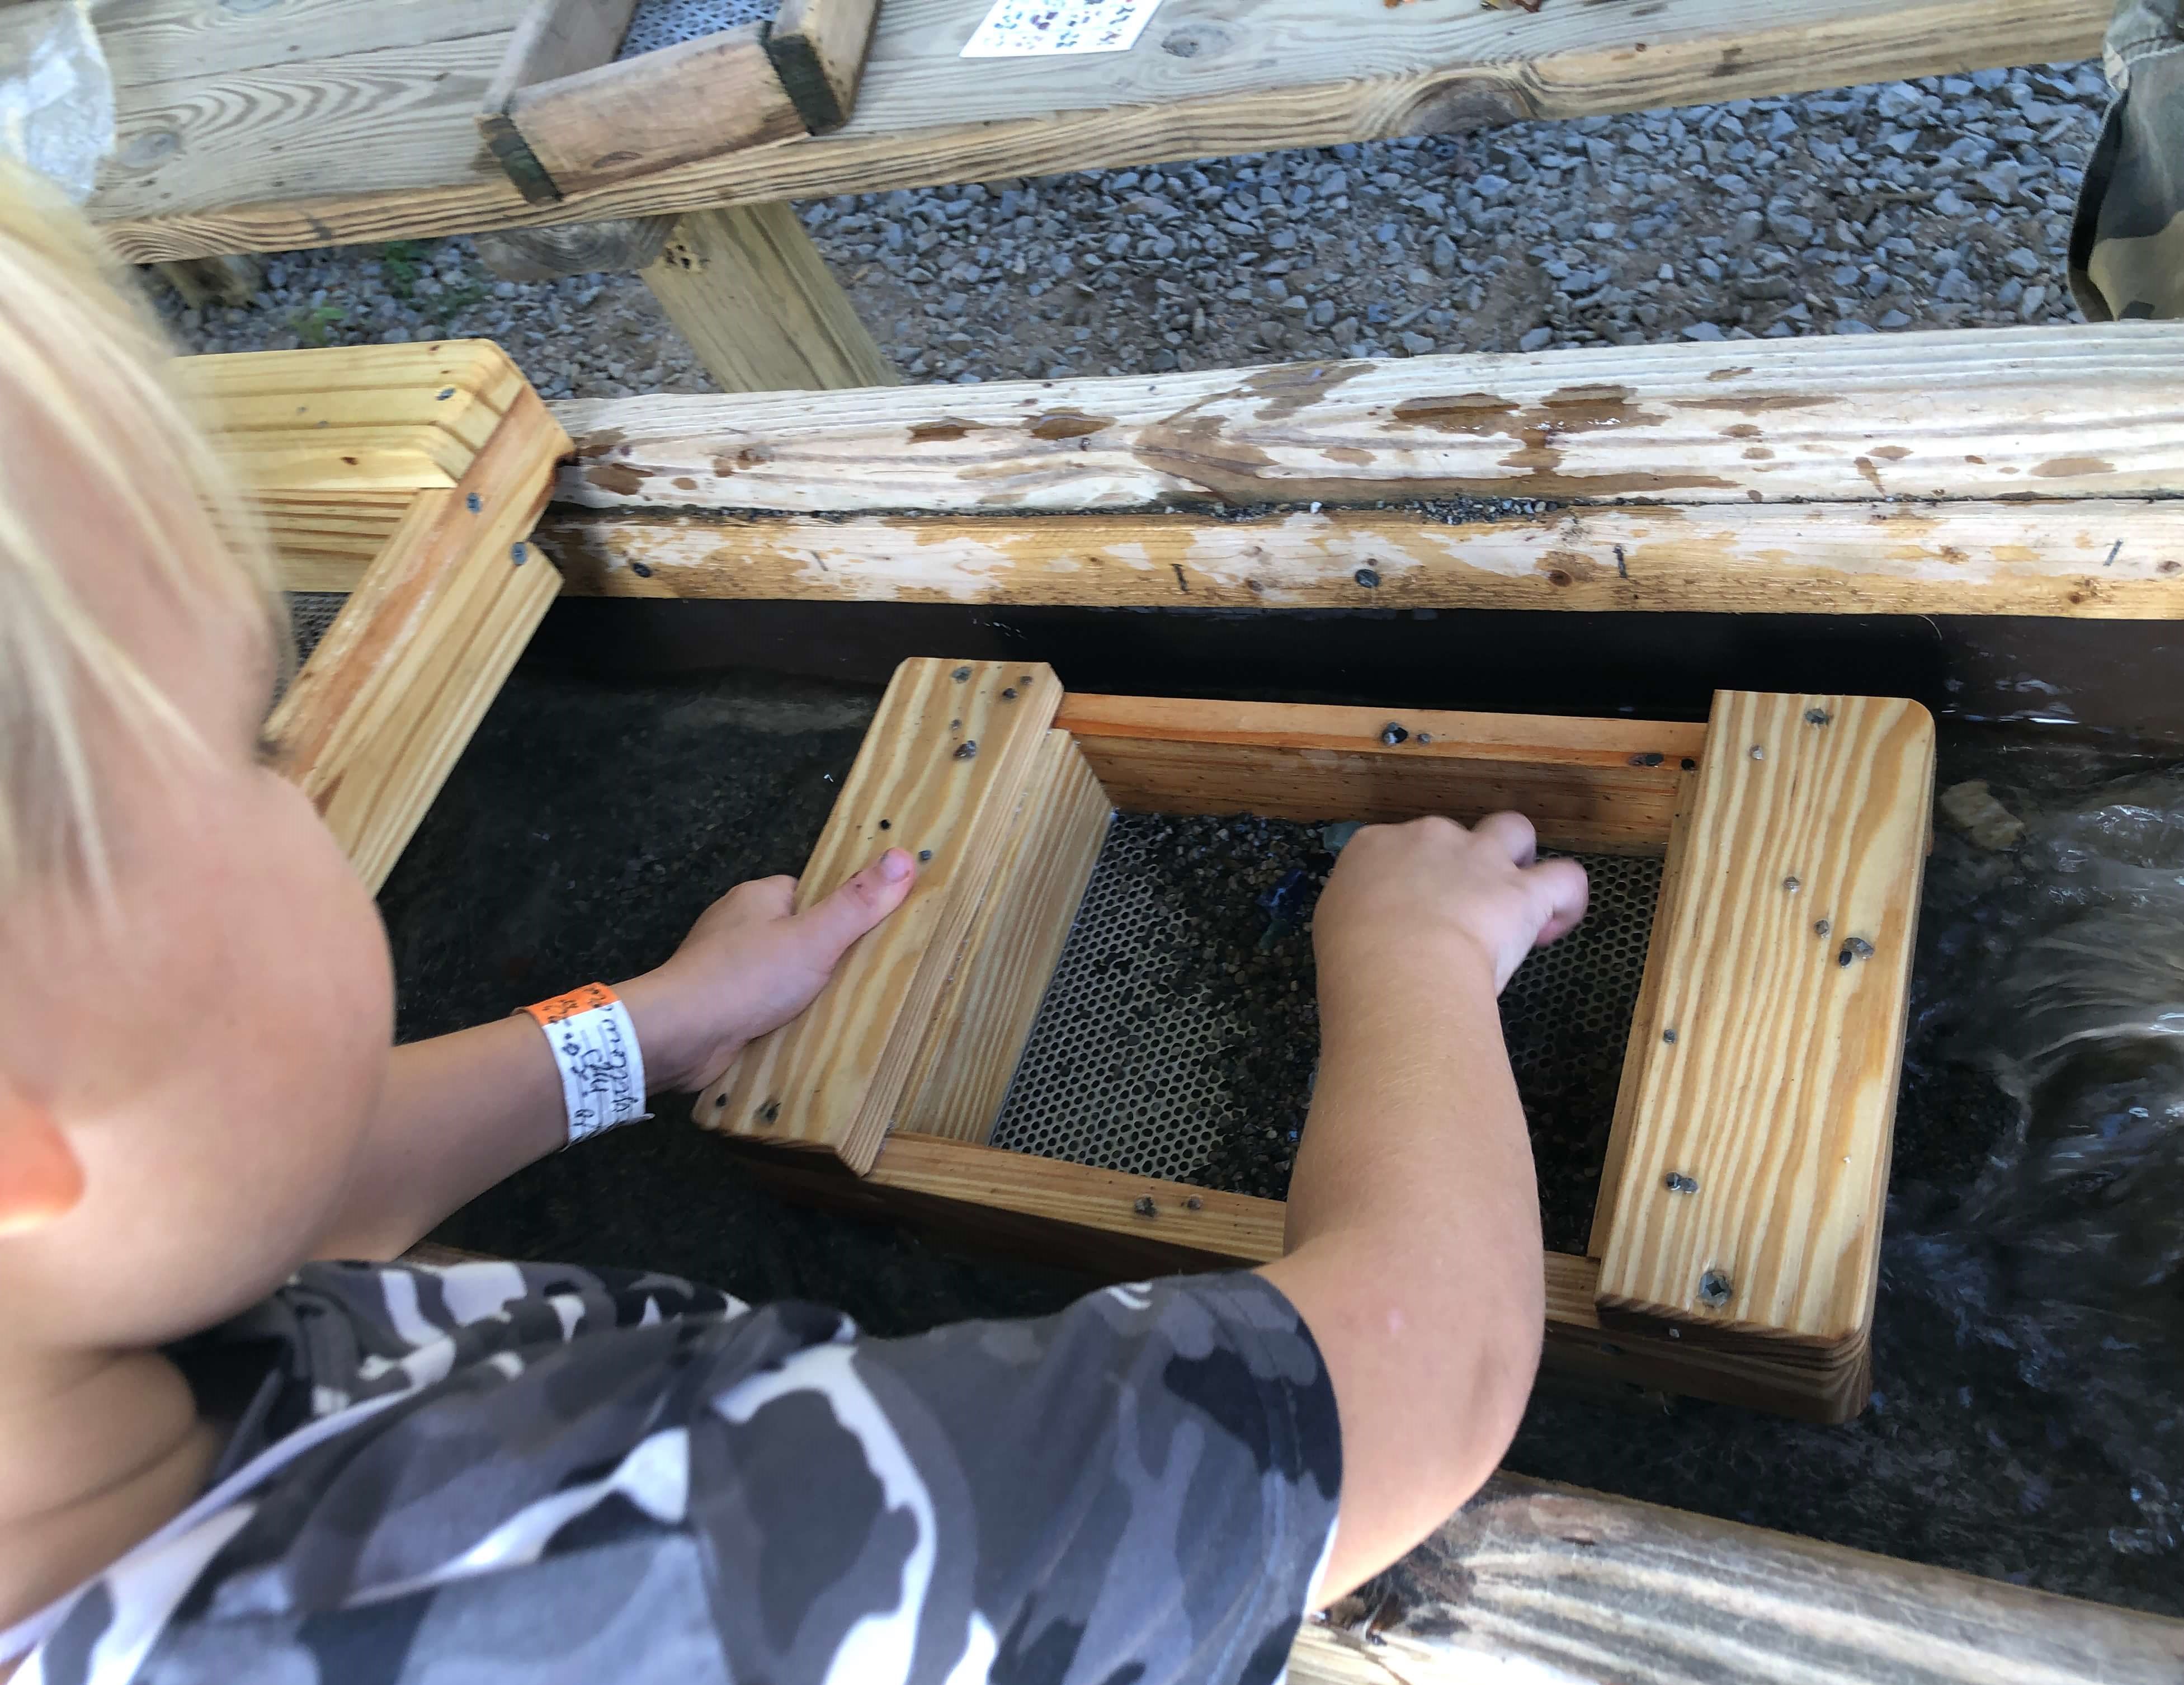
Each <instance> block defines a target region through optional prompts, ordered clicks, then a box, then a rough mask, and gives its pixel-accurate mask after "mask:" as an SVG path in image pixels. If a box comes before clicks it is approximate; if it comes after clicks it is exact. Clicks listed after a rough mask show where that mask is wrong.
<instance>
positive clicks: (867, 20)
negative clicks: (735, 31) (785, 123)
mask: <svg viewBox="0 0 2184 1685" xmlns="http://www.w3.org/2000/svg"><path fill="white" fill-rule="evenodd" d="M878 14H879V0H782V3H781V7H780V9H779V10H777V11H776V12H775V13H774V14H773V27H772V30H771V31H768V33H767V36H766V52H767V53H769V54H771V55H772V59H773V63H774V68H775V70H776V71H777V73H778V75H780V77H781V85H782V86H783V89H784V90H785V91H786V92H788V97H789V98H790V99H791V100H792V101H794V103H795V106H796V109H797V110H798V112H799V113H800V114H802V116H803V119H804V126H805V128H807V129H809V130H810V131H811V132H812V133H813V134H823V133H825V132H826V131H828V130H830V129H838V128H840V127H841V126H842V125H843V124H844V123H845V122H847V121H848V120H849V117H850V112H851V111H852V110H854V109H855V107H856V103H857V84H858V81H860V80H861V78H862V76H863V75H864V70H865V55H866V53H868V52H869V51H870V50H871V47H872V25H873V21H874V20H875V19H876V18H877V16H878Z"/></svg>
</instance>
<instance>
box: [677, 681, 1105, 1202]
mask: <svg viewBox="0 0 2184 1685" xmlns="http://www.w3.org/2000/svg"><path fill="white" fill-rule="evenodd" d="M959 674H960V675H961V677H960V678H959V677H957V675H959ZM1060 701H1061V684H1060V683H1059V682H1058V681H1057V680H1056V678H1055V676H1054V673H1053V671H1052V669H1050V668H1048V667H1040V666H1037V665H1034V664H1032V663H1028V662H1027V663H1023V664H1021V665H1018V664H1008V665H1003V664H1001V663H999V662H979V661H963V662H958V661H934V660H918V661H905V662H904V663H903V665H902V666H901V667H900V668H899V669H898V670H897V672H896V673H895V678H894V683H891V684H890V685H889V687H888V693H887V695H886V696H885V697H884V698H883V700H882V701H881V704H880V708H879V711H878V712H877V714H876V715H875V716H874V717H873V719H872V724H871V726H870V727H869V728H867V729H866V734H865V740H864V743H863V745H861V747H860V749H859V750H858V751H857V759H856V762H855V765H854V766H853V767H851V769H850V775H849V777H848V778H847V779H845V780H844V783H843V785H842V794H841V795H840V796H839V797H838V799H837V800H836V801H835V804H834V811H833V813H832V814H831V815H830V816H829V817H828V819H827V829H826V830H825V831H824V832H823V833H822V834H821V836H820V839H819V843H818V845H817V847H816V849H814V850H813V851H812V855H811V862H810V863H809V864H808V865H807V866H806V867H805V869H804V873H803V876H802V879H801V881H800V882H799V885H798V890H797V900H798V904H799V906H809V905H810V904H811V902H812V901H816V900H818V899H820V898H821V897H823V896H827V895H828V894H830V893H831V892H832V891H833V890H834V889H835V888H837V887H838V885H839V884H841V883H842V882H843V881H844V879H848V878H849V877H850V875H851V874H852V873H855V872H856V871H857V870H859V869H860V868H862V867H863V866H864V865H866V863H867V862H869V861H871V860H872V859H873V858H874V857H875V856H877V855H878V854H879V853H880V852H881V851H883V850H884V849H887V848H889V847H899V848H904V849H908V850H910V851H912V852H913V853H917V854H919V855H920V856H924V855H927V854H929V855H930V856H932V857H931V859H930V860H929V861H925V862H923V863H922V864H921V865H920V867H919V868H918V879H917V885H916V887H915V888H913V889H912V890H911V894H910V897H909V899H908V900H907V901H905V902H904V903H903V904H902V906H901V907H899V908H898V909H897V910H896V911H895V912H894V913H893V914H892V915H890V916H889V918H888V920H887V922H886V923H884V924H883V925H882V926H881V927H880V928H879V929H877V930H876V931H874V932H872V934H871V935H867V936H866V937H864V938H863V939H862V940H860V941H859V942H858V943H857V944H856V945H855V946H854V947H852V948H851V949H850V952H849V955H848V956H847V957H845V958H844V960H843V962H841V964H839V965H838V966H837V967H836V968H835V970H834V974H833V979H831V980H830V981H829V982H828V984H827V987H826V988H825V989H824V990H822V991H821V993H820V995H819V997H818V999H817V1000H816V1002H814V1003H813V1004H812V1006H811V1007H810V1008H809V1009H808V1010H807V1011H806V1012H805V1013H804V1014H803V1015H802V1016H801V1017H799V1018H797V1019H796V1020H795V1021H794V1023H792V1024H788V1025H786V1026H785V1027H783V1029H777V1030H776V1031H774V1032H773V1033H772V1035H765V1036H761V1037H760V1039H759V1040H757V1041H754V1042H752V1043H751V1044H750V1046H748V1047H746V1048H745V1049H744V1052H743V1055H742V1057H740V1058H739V1059H738V1061H737V1063H736V1064H735V1066H734V1067H733V1068H732V1069H731V1070H730V1071H729V1073H728V1074H727V1077H726V1078H724V1079H723V1080H721V1081H720V1082H718V1083H716V1084H715V1085H713V1086H712V1087H710V1088H709V1089H708V1090H706V1091H705V1093H703V1094H701V1095H700V1096H699V1097H698V1104H697V1112H696V1115H697V1119H698V1121H699V1123H701V1124H705V1125H706V1126H708V1127H710V1128H718V1129H722V1130H728V1131H730V1132H732V1133H734V1134H738V1135H750V1136H753V1137H755V1138H758V1139H760V1140H766V1141H780V1142H784V1143H788V1144H793V1145H796V1146H800V1147H808V1148H815V1149H821V1150H824V1151H827V1152H832V1153H833V1154H834V1155H835V1156H836V1157H838V1158H840V1159H841V1160H842V1161H843V1162H844V1163H846V1164H848V1165H850V1167H851V1168H852V1169H857V1170H860V1171H861V1170H866V1169H870V1168H871V1165H872V1159H873V1157H874V1155H875V1154H876V1153H877V1152H878V1151H879V1147H880V1142H881V1141H882V1139H883V1137H884V1135H886V1132H887V1129H888V1126H889V1123H890V1122H891V1121H892V1120H893V1119H894V1118H895V1117H896V1116H897V1114H898V1113H899V1111H900V1107H901V1104H902V1101H903V1098H904V1096H905V1089H906V1085H907V1084H908V1082H909V1080H910V1079H911V1074H912V1068H913V1066H914V1063H915V1062H916V1059H917V1055H918V1052H919V1051H920V1049H921V1048H922V1046H923V1045H924V1038H925V1034H926V1030H927V1028H928V1025H929V1024H931V1022H932V1018H933V1010H934V1007H935V1006H936V1005H937V1004H938V1002H939V998H940V996H941V992H942V990H943V986H944V984H945V982H946V979H947V977H948V974H949V971H950V967H951V966H952V965H953V963H954V962H955V959H956V954H957V952H958V951H959V950H960V948H961V945H962V942H963V940H964V938H965V936H966V935H967V933H968V932H969V930H970V928H971V924H972V919H973V918H974V917H975V916H976V914H977V912H978V906H979V903H980V902H981V901H983V898H984V896H985V895H986V892H987V890H988V887H989V884H991V883H992V881H993V877H994V873H995V868H996V867H997V866H998V864H999V863H1000V857H1001V853H1002V850H1003V848H1004V846H1005V845H1006V841H1007V834H1008V829H1009V823H1010V820H1011V817H1013V815H1014V813H1015V812H1016V807H1017V800H1018V797H1019V796H1020V795H1021V794H1022V790H1023V789H1024V786H1025V784H1026V783H1027V781H1028V779H1029V778H1030V775H1031V772H1032V768H1033V766H1034V762H1035V761H1036V758H1037V756H1038V753H1039V746H1040V745H1041V743H1042V742H1043V741H1044V740H1045V734H1046V732H1047V730H1048V728H1049V727H1050V725H1051V724H1052V723H1053V720H1054V713H1055V709H1056V706H1057V705H1058V704H1059V703H1060Z"/></svg>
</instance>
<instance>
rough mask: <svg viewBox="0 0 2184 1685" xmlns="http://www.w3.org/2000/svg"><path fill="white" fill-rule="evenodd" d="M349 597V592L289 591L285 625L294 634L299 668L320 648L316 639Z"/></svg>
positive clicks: (324, 633) (324, 632)
mask: <svg viewBox="0 0 2184 1685" xmlns="http://www.w3.org/2000/svg"><path fill="white" fill-rule="evenodd" d="M347 601H348V593H347V592H344V591H291V592H289V593H288V624H289V625H290V627H292V628H293V629H294V631H295V634H296V665H297V666H298V667H301V666H303V664H304V662H305V661H309V660H310V658H311V651H312V650H315V649H317V648H318V647H319V639H321V638H323V637H325V636H326V628H328V627H329V626H331V625H332V624H333V623H334V617H335V616H336V615H337V614H339V613H340V612H341V611H342V605H343V603H345V602H347Z"/></svg>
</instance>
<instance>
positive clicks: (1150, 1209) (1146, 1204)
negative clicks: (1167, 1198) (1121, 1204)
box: [1130, 1193, 1160, 1217]
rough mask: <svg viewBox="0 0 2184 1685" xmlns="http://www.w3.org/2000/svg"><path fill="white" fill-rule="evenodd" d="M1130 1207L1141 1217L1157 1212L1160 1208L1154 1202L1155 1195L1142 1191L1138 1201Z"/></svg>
mask: <svg viewBox="0 0 2184 1685" xmlns="http://www.w3.org/2000/svg"><path fill="white" fill-rule="evenodd" d="M1130 1209H1131V1210H1133V1211H1134V1212H1136V1213H1137V1214H1138V1215H1139V1216H1140V1217H1151V1216H1152V1215H1154V1214H1156V1213H1157V1212H1158V1211H1159V1209H1160V1208H1159V1207H1158V1206H1156V1205H1155V1204H1154V1203H1153V1197H1152V1196H1151V1194H1149V1193H1141V1194H1139V1196H1138V1202H1137V1203H1136V1204H1135V1205H1134V1206H1132V1207H1131V1208H1130Z"/></svg>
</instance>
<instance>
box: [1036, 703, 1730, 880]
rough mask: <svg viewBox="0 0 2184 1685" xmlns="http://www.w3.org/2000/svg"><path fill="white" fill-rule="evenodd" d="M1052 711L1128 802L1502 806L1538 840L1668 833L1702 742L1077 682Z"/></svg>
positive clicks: (1448, 811) (1289, 814)
mask: <svg viewBox="0 0 2184 1685" xmlns="http://www.w3.org/2000/svg"><path fill="white" fill-rule="evenodd" d="M1056 724H1058V725H1060V726H1061V727H1062V728H1064V729H1065V730H1067V731H1069V732H1072V733H1073V734H1075V735H1076V738H1077V741H1078V746H1079V747H1080V748H1082V749H1083V750H1084V756H1085V759H1086V761H1087V762H1089V764H1090V766H1091V767H1092V770H1093V772H1094V773H1095V774H1096V775H1097V776H1098V778H1099V779H1100V784H1101V785H1102V786H1103V787H1104V788H1105V789H1106V792H1107V795H1108V796H1109V797H1110V799H1112V801H1114V802H1115V804H1116V805H1117V806H1119V807H1121V808H1123V809H1125V810H1126V811H1130V812H1154V813H1236V812H1251V813H1261V814H1264V815H1267V816H1268V817H1272V818H1284V819H1307V820H1320V819H1362V820H1365V821H1368V822H1370V823H1390V822H1395V821H1401V820H1404V819H1415V818H1419V817H1424V816H1425V815H1427V814H1431V813H1440V814H1445V815H1446V816H1447V817H1451V818H1455V819H1459V820H1462V821H1464V822H1466V823H1469V822H1471V821H1474V820H1476V819H1479V818H1481V817H1484V816H1485V815H1486V814H1488V813H1491V812H1496V811H1497V810H1499V809H1501V808H1505V807H1513V808H1516V809H1518V811H1519V812H1524V814H1526V815H1528V816H1529V817H1530V818H1531V820H1532V823H1534V824H1535V825H1536V826H1537V827H1538V828H1539V832H1540V840H1541V842H1542V843H1543V844H1545V845H1546V846H1548V847H1551V848H1565V849H1580V850H1586V851H1600V852H1605V853H1629V854H1658V853H1659V852H1661V851H1662V850H1663V849H1664V848H1665V847H1666V846H1667V845H1668V840H1669V826H1670V824H1671V823H1672V821H1673V820H1674V815H1675V803H1676V792H1677V788H1678V780H1679V779H1680V778H1681V777H1682V775H1683V769H1684V767H1685V764H1686V763H1689V764H1691V765H1694V766H1695V765H1697V757H1698V756H1700V755H1701V754H1702V751H1703V750H1704V747H1705V744H1706V730H1705V728H1704V727H1702V726H1698V725H1690V724H1672V723H1662V722H1656V721H1638V720H1593V719H1567V720H1560V719H1550V718H1543V717H1536V716H1527V715H1503V714H1464V713H1447V712H1441V711H1432V710H1425V711H1420V710H1405V709H1397V710H1392V711H1391V710H1386V709H1374V708H1334V707H1318V706H1298V705H1295V704H1290V703H1275V702H1213V701H1187V700H1174V699H1171V698H1166V697H1135V696H1087V695H1075V694H1073V695H1070V696H1069V697H1068V698H1067V700H1066V701H1065V702H1064V703H1063V705H1062V711H1061V715H1060V716H1059V717H1057V719H1056ZM1391 725H1393V726H1395V727H1396V728H1398V729H1400V730H1401V732H1403V733H1404V734H1405V735H1404V736H1403V737H1402V738H1401V739H1399V740H1398V741H1396V742H1395V743H1392V744H1390V743H1389V742H1386V741H1385V740H1384V739H1385V734H1387V730H1388V728H1389V727H1390V726H1391Z"/></svg>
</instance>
